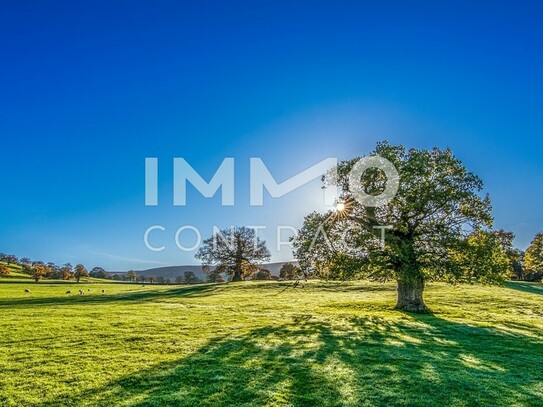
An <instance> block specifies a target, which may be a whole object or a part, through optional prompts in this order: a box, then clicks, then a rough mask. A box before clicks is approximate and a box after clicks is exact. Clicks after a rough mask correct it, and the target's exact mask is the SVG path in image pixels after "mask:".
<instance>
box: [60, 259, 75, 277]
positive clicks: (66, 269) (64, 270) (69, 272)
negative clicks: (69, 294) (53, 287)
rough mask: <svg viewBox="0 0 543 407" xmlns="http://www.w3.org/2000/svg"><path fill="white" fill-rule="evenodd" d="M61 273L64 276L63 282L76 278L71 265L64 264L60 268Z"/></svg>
mask: <svg viewBox="0 0 543 407" xmlns="http://www.w3.org/2000/svg"><path fill="white" fill-rule="evenodd" d="M60 272H61V274H62V279H63V280H71V279H72V278H74V271H73V267H72V265H71V264H70V263H65V264H63V265H62V267H61V268H60Z"/></svg>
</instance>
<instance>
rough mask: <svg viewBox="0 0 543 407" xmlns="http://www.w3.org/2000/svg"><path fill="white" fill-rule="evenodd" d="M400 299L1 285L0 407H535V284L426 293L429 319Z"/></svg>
mask: <svg viewBox="0 0 543 407" xmlns="http://www.w3.org/2000/svg"><path fill="white" fill-rule="evenodd" d="M26 288H28V289H30V290H31V292H30V293H25V292H24V290H25V289H26ZM79 289H82V290H83V291H84V295H82V296H80V295H78V294H77V292H78V290H79ZM68 290H70V291H71V292H72V294H66V291H68ZM88 290H90V291H88ZM102 290H105V292H104V293H102ZM395 294H396V293H395V287H394V284H377V283H369V282H356V283H354V282H353V283H332V282H319V281H311V282H309V283H308V284H306V285H305V287H303V288H302V287H301V286H299V287H297V288H293V287H292V284H289V283H288V282H282V283H276V282H258V283H257V282H242V283H233V284H232V283H231V284H202V285H193V286H149V285H147V286H145V287H142V286H141V285H140V284H133V285H132V284H115V283H96V282H95V283H89V282H87V283H81V284H76V283H73V282H72V283H62V282H58V283H54V282H50V281H42V282H40V283H34V282H32V281H28V280H26V281H25V280H23V279H17V278H11V279H0V313H1V318H0V332H1V336H0V405H1V406H14V407H15V406H16V407H19V406H206V405H209V406H216V405H217V406H232V405H236V406H261V405H267V406H366V405H367V406H375V405H377V406H379V405H382V406H394V405H398V406H434V405H435V406H444V405H453V406H473V405H493V406H520V405H523V406H524V405H525V406H537V405H541V404H542V403H543V401H542V400H543V287H542V285H541V284H529V283H508V284H507V285H506V286H505V287H485V286H479V285H473V286H467V285H460V286H448V285H444V284H429V285H428V288H427V291H426V302H427V304H428V305H429V306H430V307H431V308H432V309H433V311H434V314H433V315H411V314H405V313H401V312H397V311H394V310H393V309H392V308H393V306H394V302H395Z"/></svg>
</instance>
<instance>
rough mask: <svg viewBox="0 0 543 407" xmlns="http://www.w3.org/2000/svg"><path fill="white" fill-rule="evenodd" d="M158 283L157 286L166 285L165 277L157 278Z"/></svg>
mask: <svg viewBox="0 0 543 407" xmlns="http://www.w3.org/2000/svg"><path fill="white" fill-rule="evenodd" d="M156 282H157V284H164V283H165V282H166V279H165V278H164V276H158V277H157V278H156Z"/></svg>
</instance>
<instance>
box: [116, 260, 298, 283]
mask: <svg viewBox="0 0 543 407" xmlns="http://www.w3.org/2000/svg"><path fill="white" fill-rule="evenodd" d="M285 263H295V264H297V262H295V261H286V262H278V263H264V264H262V265H261V266H260V268H261V269H266V270H269V271H270V273H271V274H272V275H274V276H278V275H279V270H280V269H281V266H282V265H283V264H285ZM134 271H135V272H136V274H137V275H140V276H145V277H164V278H166V279H168V278H169V279H170V280H172V281H174V280H175V279H176V277H179V276H181V277H183V276H184V275H185V272H187V271H192V272H193V273H194V275H195V276H196V277H198V278H199V279H201V280H205V279H206V278H207V276H206V274H205V273H204V272H202V266H198V265H195V266H168V267H157V268H152V269H147V270H134ZM111 273H113V274H124V273H126V271H122V272H116V271H112V272H111Z"/></svg>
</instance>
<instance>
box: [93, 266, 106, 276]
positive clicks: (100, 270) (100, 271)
mask: <svg viewBox="0 0 543 407" xmlns="http://www.w3.org/2000/svg"><path fill="white" fill-rule="evenodd" d="M89 274H90V276H91V277H94V278H108V277H109V275H108V273H107V271H105V270H104V269H103V268H102V267H94V268H93V269H92V270H91V271H90V273H89Z"/></svg>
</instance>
